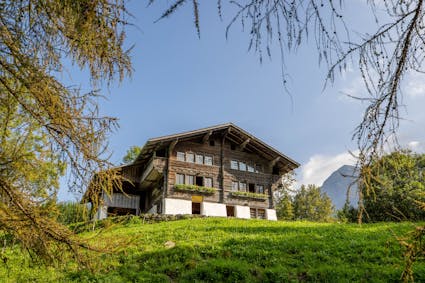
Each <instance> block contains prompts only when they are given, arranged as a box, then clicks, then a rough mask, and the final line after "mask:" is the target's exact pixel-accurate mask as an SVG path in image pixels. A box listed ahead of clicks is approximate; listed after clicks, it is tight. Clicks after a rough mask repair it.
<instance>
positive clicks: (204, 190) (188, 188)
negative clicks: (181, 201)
mask: <svg viewBox="0 0 425 283" xmlns="http://www.w3.org/2000/svg"><path fill="white" fill-rule="evenodd" d="M174 190H175V191H179V192H189V193H200V194H207V195H212V194H214V193H215V189H214V188H209V187H203V186H196V185H185V184H178V185H175V186H174Z"/></svg>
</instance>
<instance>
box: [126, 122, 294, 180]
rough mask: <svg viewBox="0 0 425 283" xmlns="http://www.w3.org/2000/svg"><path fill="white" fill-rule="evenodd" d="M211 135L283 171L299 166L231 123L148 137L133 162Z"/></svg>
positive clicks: (140, 161)
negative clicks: (217, 136)
mask: <svg viewBox="0 0 425 283" xmlns="http://www.w3.org/2000/svg"><path fill="white" fill-rule="evenodd" d="M213 135H222V136H225V138H226V139H228V140H229V141H231V142H232V143H234V144H235V145H237V146H238V147H239V148H240V149H243V150H246V151H250V152H256V153H258V154H260V155H261V156H263V157H264V158H266V159H267V160H269V161H270V162H271V164H272V165H277V166H278V167H279V168H280V169H281V170H283V171H285V172H289V171H292V170H294V169H295V168H297V167H299V166H300V164H299V163H298V162H296V161H294V160H293V159H291V158H289V157H288V156H286V155H285V154H283V153H281V152H280V151H278V150H276V149H275V148H273V147H271V146H269V145H267V144H266V143H264V142H263V141H261V140H260V139H258V138H256V137H255V136H253V135H251V134H250V133H248V132H246V131H245V130H243V129H241V128H239V127H238V126H236V125H234V124H232V123H227V124H221V125H217V126H212V127H208V128H203V129H199V130H195V131H188V132H183V133H179V134H174V135H167V136H162V137H158V138H152V139H149V140H148V141H147V142H146V144H145V145H144V146H143V148H142V150H141V152H140V154H139V156H138V157H137V159H136V161H135V162H134V164H137V163H146V162H147V161H148V160H149V159H150V158H151V156H152V154H153V152H155V151H156V150H158V149H164V148H169V147H170V145H171V146H172V145H173V144H175V143H176V142H181V141H186V140H193V139H199V141H200V142H205V141H206V140H208V139H209V138H210V137H211V136H213Z"/></svg>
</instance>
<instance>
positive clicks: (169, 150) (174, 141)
mask: <svg viewBox="0 0 425 283" xmlns="http://www.w3.org/2000/svg"><path fill="white" fill-rule="evenodd" d="M178 142H179V139H175V140H173V141H172V142H171V143H170V146H169V147H168V156H170V154H171V153H172V152H173V150H174V147H175V146H176V144H177V143H178Z"/></svg>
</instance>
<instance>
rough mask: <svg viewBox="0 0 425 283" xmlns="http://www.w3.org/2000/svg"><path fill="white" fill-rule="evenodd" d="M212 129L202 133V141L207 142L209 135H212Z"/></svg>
mask: <svg viewBox="0 0 425 283" xmlns="http://www.w3.org/2000/svg"><path fill="white" fill-rule="evenodd" d="M212 133H213V131H209V132H208V133H206V134H205V135H204V137H203V138H202V143H207V142H208V141H209V139H210V136H211V135H212Z"/></svg>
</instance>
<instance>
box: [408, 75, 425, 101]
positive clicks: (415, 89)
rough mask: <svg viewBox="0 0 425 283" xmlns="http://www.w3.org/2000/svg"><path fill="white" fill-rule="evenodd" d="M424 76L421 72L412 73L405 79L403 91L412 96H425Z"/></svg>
mask: <svg viewBox="0 0 425 283" xmlns="http://www.w3.org/2000/svg"><path fill="white" fill-rule="evenodd" d="M424 79H425V76H424V75H423V74H419V73H414V74H412V75H410V76H409V77H408V78H407V80H406V87H405V89H404V92H405V94H406V95H407V96H409V97H412V98H417V97H424V96H425V80H424Z"/></svg>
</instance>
